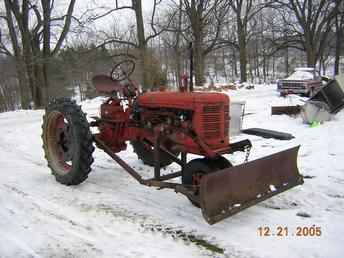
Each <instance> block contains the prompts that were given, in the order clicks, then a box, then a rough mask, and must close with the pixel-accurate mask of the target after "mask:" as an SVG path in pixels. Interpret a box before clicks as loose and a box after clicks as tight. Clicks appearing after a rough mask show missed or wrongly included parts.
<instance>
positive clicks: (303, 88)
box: [277, 67, 322, 97]
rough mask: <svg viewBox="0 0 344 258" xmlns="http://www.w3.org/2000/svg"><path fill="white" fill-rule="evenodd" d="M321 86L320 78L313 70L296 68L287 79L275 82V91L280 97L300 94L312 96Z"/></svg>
mask: <svg viewBox="0 0 344 258" xmlns="http://www.w3.org/2000/svg"><path fill="white" fill-rule="evenodd" d="M321 86H322V84H321V77H320V75H319V74H318V72H317V71H315V69H314V68H311V67H303V68H296V69H295V71H294V73H292V74H291V75H290V76H289V77H287V78H285V79H282V80H279V81H278V82H277V90H278V91H279V92H280V95H281V96H285V95H287V94H302V95H305V96H308V97H310V96H313V95H314V93H315V92H316V91H317V90H318V89H319V88H320V87H321Z"/></svg>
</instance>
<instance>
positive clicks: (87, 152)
mask: <svg viewBox="0 0 344 258" xmlns="http://www.w3.org/2000/svg"><path fill="white" fill-rule="evenodd" d="M42 131H43V133H42V140H43V149H44V154H45V158H46V160H47V162H48V166H49V167H50V169H51V171H52V174H53V175H54V176H55V178H56V181H58V182H59V183H61V184H64V185H78V184H80V183H82V182H83V181H85V180H86V178H87V177H88V174H89V173H90V172H91V164H92V163H93V158H92V153H93V151H94V146H93V140H92V134H91V131H90V128H89V124H88V122H87V119H86V115H85V113H83V112H82V110H81V108H80V106H78V105H76V103H75V101H71V100H69V99H58V100H54V101H53V102H51V103H49V105H48V106H47V108H46V111H45V115H44V116H43V125H42Z"/></svg>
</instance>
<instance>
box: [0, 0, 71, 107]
mask: <svg viewBox="0 0 344 258" xmlns="http://www.w3.org/2000/svg"><path fill="white" fill-rule="evenodd" d="M54 3H55V2H54V1H53V0H41V1H40V2H39V1H33V0H23V1H22V3H21V4H20V3H19V1H17V0H5V9H6V15H5V16H4V19H5V20H6V23H7V29H8V32H9V35H10V39H11V40H10V41H11V46H12V51H11V50H9V49H7V50H6V49H5V48H4V45H3V46H2V49H3V51H5V52H6V54H8V55H12V56H14V57H15V58H16V61H17V73H18V78H19V82H20V85H21V86H20V88H21V94H22V108H27V107H28V105H29V100H30V98H32V100H33V101H34V103H35V105H36V106H38V107H40V106H43V105H45V104H46V103H47V101H48V97H49V94H48V90H49V80H48V75H47V73H48V68H49V58H51V57H53V56H55V55H56V54H57V53H58V52H59V50H60V49H61V47H62V45H63V42H64V40H65V38H66V36H67V33H68V31H69V29H70V25H71V20H72V14H73V10H74V5H75V0H70V2H69V5H68V9H67V11H66V14H64V15H63V16H58V17H53V16H52V13H53V10H54V8H55V6H54ZM53 25H55V26H56V25H60V26H61V30H60V31H59V32H58V31H53V29H52V27H53ZM17 28H18V29H17ZM52 33H54V36H55V37H56V38H57V41H56V42H53V43H52V40H51V38H52ZM52 46H53V47H52ZM27 92H29V94H27Z"/></svg>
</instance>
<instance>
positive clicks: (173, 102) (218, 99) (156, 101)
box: [138, 91, 229, 110]
mask: <svg viewBox="0 0 344 258" xmlns="http://www.w3.org/2000/svg"><path fill="white" fill-rule="evenodd" d="M138 103H139V105H140V106H143V107H151V108H160V107H167V108H182V109H189V110H194V109H195V107H196V106H197V104H200V103H206V104H220V103H223V104H225V105H228V103H229V97H228V95H226V94H223V93H216V92H159V91H157V92H148V93H145V94H143V95H141V96H139V97H138Z"/></svg>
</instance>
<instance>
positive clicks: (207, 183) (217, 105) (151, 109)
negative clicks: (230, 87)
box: [42, 60, 303, 224]
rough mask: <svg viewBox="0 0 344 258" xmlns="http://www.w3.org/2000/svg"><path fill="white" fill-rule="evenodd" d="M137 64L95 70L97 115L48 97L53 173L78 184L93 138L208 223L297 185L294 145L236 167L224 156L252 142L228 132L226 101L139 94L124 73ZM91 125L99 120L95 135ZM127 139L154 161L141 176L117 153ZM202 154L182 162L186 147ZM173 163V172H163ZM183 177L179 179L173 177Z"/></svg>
mask: <svg viewBox="0 0 344 258" xmlns="http://www.w3.org/2000/svg"><path fill="white" fill-rule="evenodd" d="M134 67H135V65H134V63H133V62H131V61H127V60H126V61H124V62H121V63H119V64H118V65H116V66H115V67H114V69H113V70H112V72H111V76H108V75H97V76H95V77H94V78H93V83H94V85H95V87H96V90H97V91H98V92H99V93H102V94H106V95H107V96H108V97H107V99H106V100H105V101H104V103H103V104H102V105H101V107H100V117H93V119H94V120H93V121H92V122H90V123H89V122H88V121H87V119H86V116H85V114H84V113H83V112H82V111H81V108H80V106H78V105H76V104H75V102H73V101H70V100H68V99H60V100H55V101H53V102H51V103H50V104H49V105H48V107H47V108H46V113H45V116H44V119H43V135H42V137H43V143H44V151H45V157H46V159H47V161H48V166H49V167H50V168H51V170H52V173H53V175H54V176H55V178H56V180H57V181H58V182H60V183H62V184H65V185H77V184H80V183H82V182H83V181H84V180H85V179H86V178H87V176H88V174H89V173H90V171H91V164H92V162H93V158H92V153H93V151H94V146H93V143H95V145H96V146H97V147H99V148H100V149H102V150H103V151H105V152H106V153H107V154H108V155H110V156H111V157H112V158H113V159H114V160H115V161H116V162H117V163H118V164H119V165H120V166H122V168H123V169H124V170H125V171H127V172H128V173H129V174H130V175H131V176H133V177H134V178H135V179H136V180H137V181H138V182H139V183H141V184H143V185H146V186H155V187H158V188H160V189H161V188H171V189H174V190H175V191H176V192H178V193H181V194H184V195H185V196H186V197H187V198H189V200H190V201H191V202H192V204H194V205H195V206H197V207H200V208H201V209H202V213H203V216H204V218H205V219H206V221H207V222H208V223H209V224H213V223H216V222H218V221H220V220H222V219H223V218H226V217H228V216H231V215H232V214H235V213H237V212H239V211H241V210H243V209H245V208H247V207H249V206H252V205H254V204H256V203H258V202H260V201H263V200H265V199H267V198H270V197H272V196H274V195H276V194H278V193H280V192H283V191H285V190H287V189H290V188H292V187H294V186H296V185H299V184H302V183H303V179H302V176H301V175H300V174H299V172H298V169H297V165H296V160H297V151H298V148H299V146H297V147H294V148H292V149H288V150H285V151H282V152H279V153H276V154H273V155H270V156H267V157H264V158H262V159H258V160H255V161H251V162H245V163H243V164H241V165H238V166H232V164H231V163H230V162H229V161H228V160H227V159H226V158H225V157H224V156H223V155H225V154H230V153H233V152H236V151H246V152H247V153H249V150H250V148H251V143H250V141H249V140H243V141H239V142H235V143H231V142H230V139H229V123H230V117H229V107H230V100H229V97H228V96H227V95H226V94H222V93H212V92H191V91H187V90H185V89H183V90H182V91H179V92H169V91H163V92H162V91H157V92H148V93H144V94H141V93H140V92H139V90H138V87H137V85H136V83H135V82H134V81H132V80H130V79H129V76H130V74H131V73H132V72H133V70H134ZM90 127H97V128H98V133H96V134H92V133H91V131H90ZM128 142H130V143H131V144H132V146H133V149H134V151H135V152H136V154H137V156H138V158H139V159H141V160H142V161H143V162H144V163H145V164H146V165H149V166H152V167H154V174H153V175H152V177H151V178H143V177H142V176H141V175H140V174H139V173H138V172H137V171H135V170H134V169H133V168H132V167H131V166H130V165H129V164H127V163H126V162H125V161H124V160H123V159H121V158H120V157H119V156H118V155H117V154H116V153H118V152H120V151H123V150H125V149H126V147H127V143H128ZM188 153H193V154H197V155H200V156H202V158H196V159H192V160H189V161H187V154H188ZM172 162H176V163H177V164H179V165H180V167H181V169H180V171H178V172H174V173H169V174H164V175H162V174H161V170H160V169H161V168H162V167H165V166H168V165H169V164H171V163H172ZM176 177H181V182H180V183H176V181H175V180H174V181H173V182H171V179H172V178H176Z"/></svg>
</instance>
